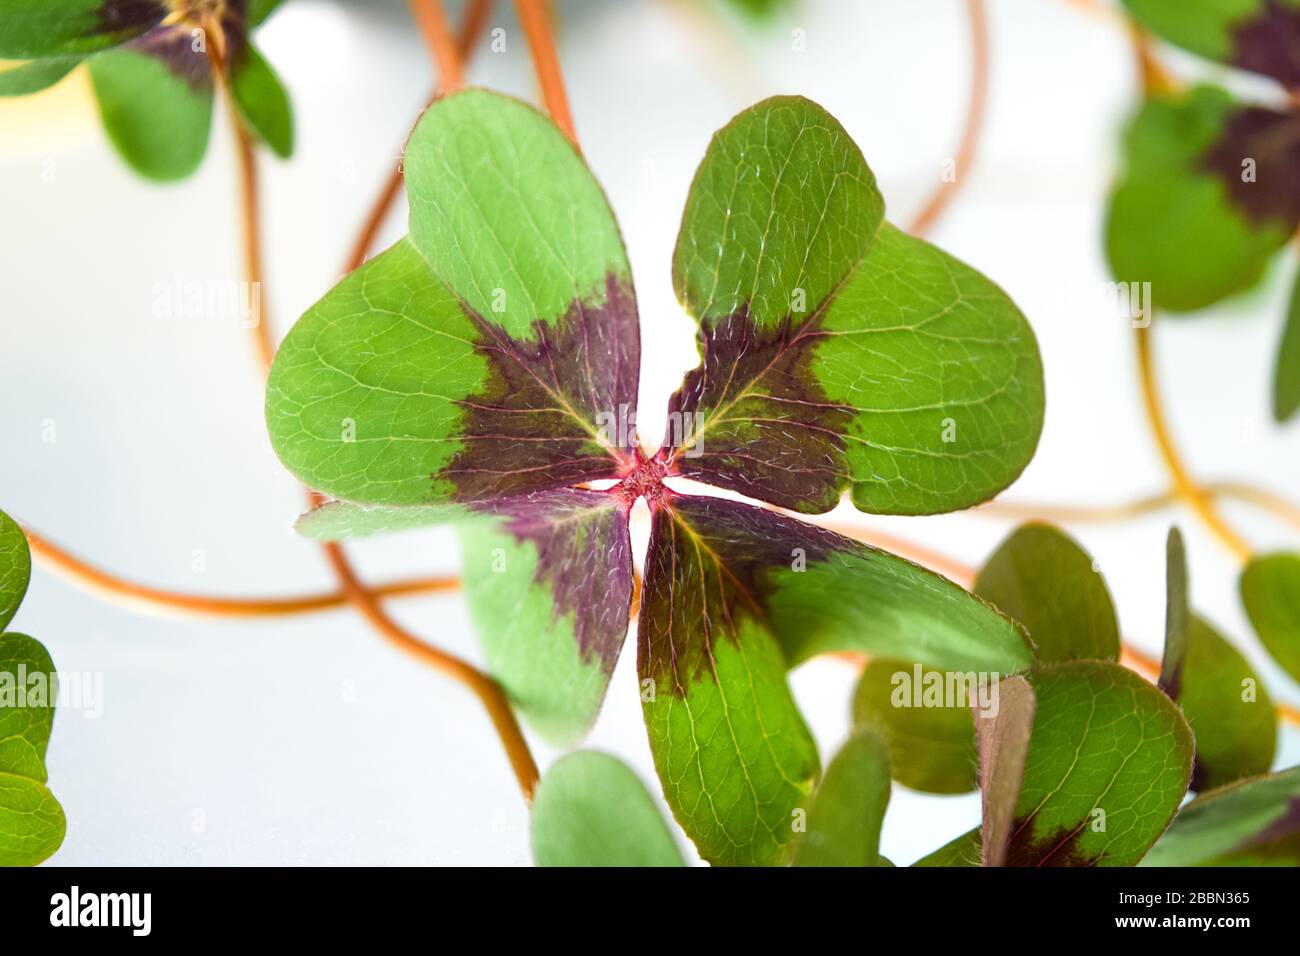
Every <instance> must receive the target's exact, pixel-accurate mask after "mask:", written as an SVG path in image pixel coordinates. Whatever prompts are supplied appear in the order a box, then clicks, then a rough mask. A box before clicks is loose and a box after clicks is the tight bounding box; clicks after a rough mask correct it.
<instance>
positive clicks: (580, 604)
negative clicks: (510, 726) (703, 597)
mask: <svg viewBox="0 0 1300 956" xmlns="http://www.w3.org/2000/svg"><path fill="white" fill-rule="evenodd" d="M485 513H490V514H492V515H493V516H495V517H497V518H500V519H501V520H496V521H490V522H483V521H478V522H468V523H463V524H461V525H460V528H459V530H460V535H461V541H462V542H463V545H464V553H465V563H464V573H465V581H466V585H465V589H466V597H467V598H468V600H469V607H470V614H471V615H472V617H473V619H474V625H475V628H476V629H477V631H478V633H479V637H480V639H481V640H482V642H483V651H484V655H485V657H486V659H487V664H488V668H489V670H490V671H491V672H492V674H493V676H495V677H496V678H497V680H499V681H500V682H501V684H502V686H503V687H504V688H505V690H506V693H507V694H509V695H510V699H511V700H512V701H513V702H514V704H515V706H516V707H518V708H519V711H520V713H521V714H522V715H523V716H524V718H525V719H526V720H527V721H528V723H529V724H530V726H532V727H533V728H534V729H535V730H537V731H538V733H540V734H542V735H543V736H545V737H546V739H547V740H548V741H550V742H551V743H553V744H555V745H557V746H567V745H570V744H572V743H574V742H575V741H577V740H579V739H580V738H581V737H582V736H583V735H584V734H585V733H586V732H587V730H588V729H589V728H590V726H591V723H592V721H593V720H594V719H595V717H596V714H597V712H598V711H599V710H600V705H601V702H602V701H603V700H604V697H605V690H606V688H607V687H608V685H609V678H610V676H611V675H612V674H613V672H614V665H615V663H616V662H617V661H618V655H619V651H621V650H622V648H623V640H624V638H625V637H626V636H627V629H628V614H629V612H630V610H631V604H632V548H631V543H630V541H629V539H628V528H627V514H626V512H625V511H624V510H623V509H622V508H621V507H620V502H619V501H618V499H616V498H615V497H614V496H612V495H609V494H605V493H603V492H594V491H581V490H578V489H572V488H561V489H557V490H554V491H543V492H537V493H535V494H532V495H528V496H525V497H520V498H510V499H501V500H498V501H494V502H492V503H490V505H487V506H485Z"/></svg>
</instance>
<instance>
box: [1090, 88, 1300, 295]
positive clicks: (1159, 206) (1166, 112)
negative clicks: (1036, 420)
mask: <svg viewBox="0 0 1300 956" xmlns="http://www.w3.org/2000/svg"><path fill="white" fill-rule="evenodd" d="M1297 225H1300V113H1297V112H1295V111H1285V112H1282V111H1277V110H1272V109H1266V108H1263V107H1246V106H1241V105H1239V104H1237V103H1235V102H1234V101H1233V99H1232V97H1231V96H1230V95H1229V94H1228V93H1227V92H1226V91H1224V90H1222V89H1219V88H1217V87H1212V86H1197V87H1195V88H1193V89H1192V90H1190V91H1188V92H1186V93H1179V94H1173V95H1168V96H1155V97H1151V98H1149V99H1147V100H1146V102H1145V103H1143V105H1142V107H1141V109H1140V110H1139V111H1138V113H1137V115H1136V116H1135V117H1134V118H1133V120H1132V121H1131V122H1130V124H1129V126H1128V129H1127V131H1126V132H1125V135H1124V169H1123V172H1122V174H1121V176H1120V179H1119V181H1118V183H1117V185H1116V187H1115V189H1114V191H1113V192H1112V194H1111V197H1110V204H1109V210H1108V214H1107V224H1106V254H1107V257H1108V258H1109V260H1110V267H1111V271H1112V272H1113V273H1114V275H1115V278H1116V279H1118V280H1119V281H1120V282H1121V283H1135V284H1136V285H1135V286H1134V287H1133V288H1134V289H1135V290H1137V291H1138V294H1139V295H1140V296H1141V298H1140V299H1139V302H1142V303H1144V304H1145V306H1146V307H1147V308H1149V307H1150V306H1152V305H1154V307H1155V308H1156V309H1157V310H1167V311H1170V312H1183V311H1188V310H1194V309H1200V308H1203V307H1205V306H1207V305H1210V304H1211V303H1213V302H1217V301H1218V300H1220V299H1222V298H1224V297H1226V296H1229V295H1232V294H1233V293H1237V292H1241V291H1242V290H1244V289H1248V288H1250V287H1251V286H1253V285H1254V284H1255V283H1256V282H1257V281H1258V280H1259V278H1260V276H1261V275H1262V274H1263V272H1264V270H1265V268H1266V266H1267V265H1268V262H1269V260H1270V259H1271V258H1272V256H1273V255H1274V253H1276V252H1277V250H1278V249H1280V248H1281V247H1282V246H1284V245H1285V244H1286V243H1287V241H1288V240H1289V239H1290V237H1291V236H1292V235H1293V234H1294V232H1295V230H1296V227H1297ZM1143 283H1150V285H1149V287H1145V288H1149V295H1148V294H1144V293H1142V292H1141V290H1143V288H1144V286H1143ZM1132 297H1133V293H1130V299H1132ZM1130 308H1131V309H1133V317H1134V318H1138V311H1139V306H1138V303H1136V302H1131V304H1130Z"/></svg>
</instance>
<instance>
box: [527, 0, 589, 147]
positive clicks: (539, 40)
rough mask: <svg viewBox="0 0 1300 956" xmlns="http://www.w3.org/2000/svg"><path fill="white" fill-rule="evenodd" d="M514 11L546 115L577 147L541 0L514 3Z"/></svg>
mask: <svg viewBox="0 0 1300 956" xmlns="http://www.w3.org/2000/svg"><path fill="white" fill-rule="evenodd" d="M515 10H516V11H518V13H519V23H520V25H521V26H522V27H523V28H524V36H525V37H526V38H527V39H528V50H529V52H530V53H531V54H532V57H533V69H534V71H535V72H536V73H537V83H538V85H539V86H540V87H541V89H542V100H543V102H545V103H546V112H547V113H549V114H550V116H551V120H552V121H554V123H555V125H556V126H558V127H559V128H560V130H561V132H563V133H564V135H565V136H567V137H569V141H570V142H572V143H573V145H574V146H577V145H578V134H577V131H576V130H575V129H574V126H573V114H572V113H570V112H569V97H568V94H567V93H566V92H565V90H564V75H563V74H562V73H561V72H560V60H559V57H558V56H557V55H556V53H555V38H554V36H552V34H551V20H550V16H549V14H548V12H547V9H546V7H545V6H544V5H543V2H542V0H515Z"/></svg>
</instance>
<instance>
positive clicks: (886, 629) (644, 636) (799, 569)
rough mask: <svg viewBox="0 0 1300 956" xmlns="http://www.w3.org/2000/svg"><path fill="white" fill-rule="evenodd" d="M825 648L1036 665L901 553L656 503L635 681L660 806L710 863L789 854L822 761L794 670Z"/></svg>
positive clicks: (1011, 629)
mask: <svg viewBox="0 0 1300 956" xmlns="http://www.w3.org/2000/svg"><path fill="white" fill-rule="evenodd" d="M830 650H858V651H864V652H867V653H870V654H885V655H891V656H894V657H902V658H909V659H920V660H923V661H924V662H925V663H929V664H933V665H936V666H940V667H949V668H957V669H962V670H972V671H996V672H999V673H1011V672H1014V671H1016V670H1019V669H1021V668H1023V667H1025V666H1027V665H1028V664H1029V660H1030V657H1029V650H1028V648H1027V646H1026V645H1025V643H1024V640H1023V638H1022V636H1021V634H1020V632H1019V631H1018V630H1017V628H1016V627H1015V625H1014V624H1013V623H1012V622H1010V621H1008V620H1007V619H1006V618H1004V617H1002V616H1001V615H999V614H998V613H997V612H995V611H994V610H993V609H992V608H990V607H988V605H986V604H984V603H983V602H982V601H980V600H979V599H977V598H975V597H973V596H971V595H970V594H968V593H967V592H965V591H963V590H962V589H961V588H959V587H957V586H956V585H955V584H952V583H951V582H949V581H947V580H946V579H944V578H941V577H939V576H938V575H936V574H933V573H932V572H930V571H926V570H925V569H923V568H920V567H917V566H916V565H913V564H911V563H910V562H907V561H904V560H903V559H901V558H898V557H895V556H893V555H890V554H887V553H885V552H881V551H877V550H875V549H872V548H869V547H867V546H866V545H863V544H861V543H859V542H855V541H852V540H850V539H848V538H844V537H841V536H839V535H836V534H833V533H831V532H828V531H825V530H823V529H820V528H816V527H814V526H812V525H808V524H805V523H803V522H801V521H797V520H795V519H792V518H786V517H782V516H780V515H777V514H774V513H772V512H769V511H765V510H762V509H759V508H754V507H752V506H749V505H745V504H741V503H738V502H733V501H726V500H723V499H719V498H698V497H689V496H681V495H669V496H668V498H667V499H666V500H663V501H661V502H660V503H659V504H658V505H657V506H656V507H655V509H654V518H653V524H652V529H651V540H650V550H649V552H648V554H647V557H646V580H645V592H644V595H643V598H642V605H641V613H640V618H639V623H638V643H637V670H638V673H639V675H640V677H641V680H642V700H643V710H644V712H645V718H646V726H647V728H648V730H649V734H650V744H651V749H652V750H653V752H654V756H655V764H656V767H657V768H658V771H659V776H660V779H661V780H662V781H663V783H664V791H665V795H666V797H667V799H668V803H669V806H671V807H672V809H673V813H674V814H675V815H676V817H677V819H678V821H679V822H680V823H681V824H682V826H683V828H684V829H685V830H686V832H687V833H688V834H689V835H690V837H691V839H692V840H694V841H695V844H696V846H697V847H698V848H699V850H700V854H701V856H703V857H704V858H705V859H706V860H709V861H710V862H713V863H720V864H757V865H765V864H771V863H774V862H776V861H777V860H779V859H781V857H782V855H783V848H784V847H785V845H786V844H787V843H788V841H789V840H790V838H791V836H792V835H793V832H794V831H793V829H792V822H793V821H794V817H793V816H792V815H793V814H794V811H795V810H797V809H799V808H800V807H805V806H806V800H807V797H808V794H809V792H810V791H811V789H812V786H813V784H814V781H815V778H816V774H817V766H818V760H817V751H816V748H815V746H814V744H813V741H812V739H811V737H810V736H809V734H808V731H807V728H806V727H805V726H804V723H803V719H802V718H801V717H800V715H799V713H798V711H797V710H796V708H795V706H794V702H793V700H792V699H791V697H790V691H789V688H788V686H787V684H786V679H785V672H786V670H787V668H788V667H791V666H793V665H795V664H797V663H799V662H800V661H803V660H806V659H807V658H809V657H811V656H813V655H816V654H820V653H824V652H826V651H830Z"/></svg>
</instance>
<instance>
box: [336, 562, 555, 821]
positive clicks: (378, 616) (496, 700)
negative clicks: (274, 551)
mask: <svg viewBox="0 0 1300 956" xmlns="http://www.w3.org/2000/svg"><path fill="white" fill-rule="evenodd" d="M324 549H325V557H326V558H327V559H328V560H329V563H330V566H331V567H332V568H333V569H334V573H335V575H336V576H337V577H338V579H339V584H340V585H341V586H342V588H343V593H344V594H345V595H347V598H348V601H349V602H350V603H351V604H352V606H353V607H355V608H356V609H357V610H358V611H359V612H361V615H362V616H363V617H364V618H365V619H366V620H367V621H369V622H370V624H371V625H372V626H373V627H374V628H375V630H377V631H378V632H379V633H380V634H381V635H383V636H384V637H385V638H387V639H388V641H389V642H390V643H392V644H393V645H394V646H395V647H397V648H398V649H399V650H402V651H404V652H406V653H407V654H409V655H411V656H412V657H414V658H415V659H416V660H419V661H423V662H424V663H425V664H428V665H430V666H431V667H433V668H435V669H436V670H438V671H441V672H442V673H443V674H445V675H446V676H448V677H450V678H452V679H453V680H455V681H457V682H459V683H460V684H462V685H463V686H464V687H466V688H467V689H468V690H469V691H471V692H472V693H473V694H474V696H475V697H477V698H478V699H479V702H480V703H481V704H482V705H483V709H484V710H486V711H487V713H488V716H489V717H490V718H491V720H492V725H493V727H494V728H495V729H496V732H497V736H498V737H499V738H501V744H502V746H503V747H504V748H505V752H506V757H507V759H508V760H509V761H510V767H511V769H512V770H513V771H514V773H515V778H516V780H518V782H519V789H520V791H521V792H522V793H523V795H524V799H525V800H526V801H528V802H529V803H531V802H532V799H533V793H534V791H535V790H536V789H537V780H538V776H539V774H538V770H537V762H536V761H535V760H534V759H533V755H532V751H530V750H529V749H528V741H527V740H526V739H525V738H524V734H523V730H522V729H520V727H519V721H518V720H516V719H515V714H514V710H513V709H512V708H511V706H510V701H509V699H508V698H507V697H506V694H505V691H504V690H502V689H501V685H500V684H498V683H497V682H496V681H495V680H493V679H492V678H491V677H490V676H488V675H487V674H485V673H483V672H482V671H480V670H479V669H478V668H476V667H474V666H473V665H471V664H468V663H466V662H465V661H463V660H461V659H460V658H459V657H455V656H453V655H451V654H448V653H446V652H445V651H440V650H438V649H437V648H436V647H433V646H432V645H430V644H426V643H425V642H424V641H422V640H420V639H419V638H418V637H416V636H415V635H414V634H412V633H411V632H410V631H408V630H406V629H405V628H403V627H402V626H401V625H400V624H398V623H397V622H396V621H394V620H393V619H392V618H391V617H389V616H388V614H387V613H386V612H385V611H384V609H383V608H382V607H380V606H379V602H378V601H376V600H375V597H374V595H373V594H372V593H371V592H370V591H368V590H367V589H366V587H365V585H363V584H362V583H361V581H360V579H359V578H358V577H357V575H356V572H355V571H354V570H353V569H352V565H351V564H349V563H348V559H347V557H346V555H344V553H343V549H342V548H341V547H340V546H339V545H338V544H337V543H335V542H329V543H327V544H325V545H324Z"/></svg>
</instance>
